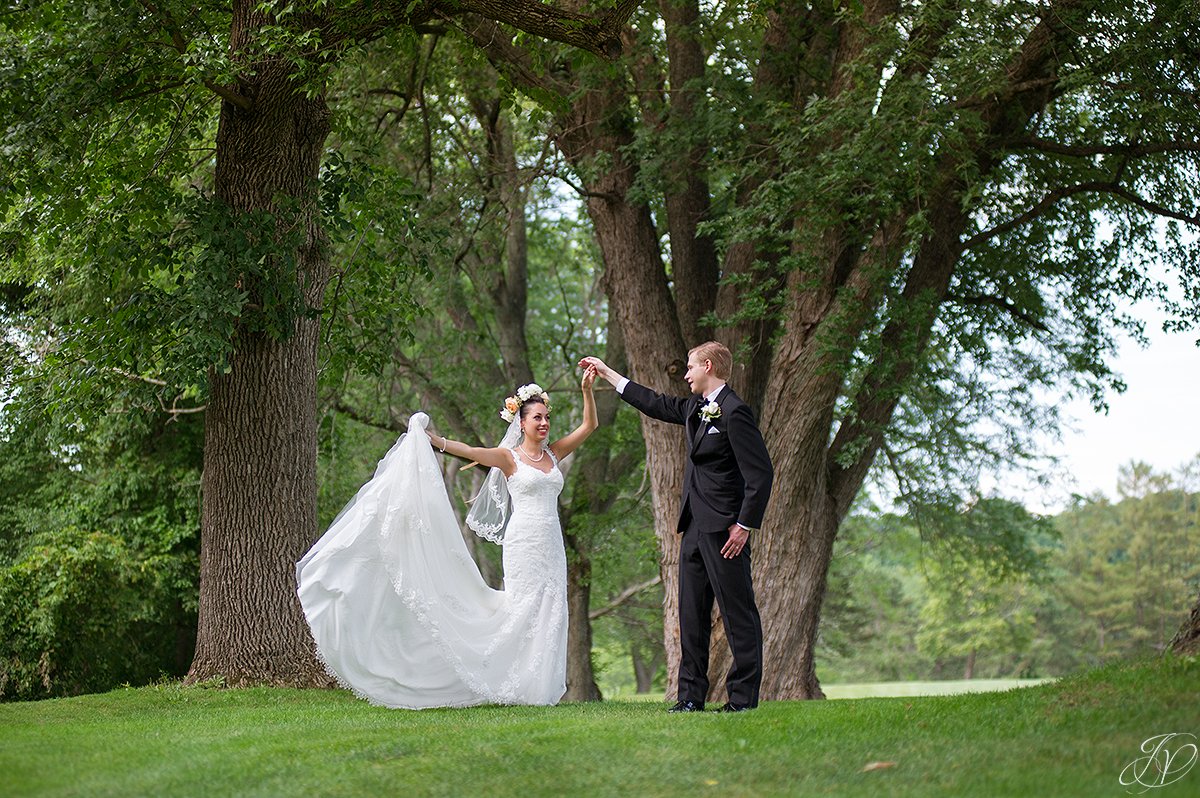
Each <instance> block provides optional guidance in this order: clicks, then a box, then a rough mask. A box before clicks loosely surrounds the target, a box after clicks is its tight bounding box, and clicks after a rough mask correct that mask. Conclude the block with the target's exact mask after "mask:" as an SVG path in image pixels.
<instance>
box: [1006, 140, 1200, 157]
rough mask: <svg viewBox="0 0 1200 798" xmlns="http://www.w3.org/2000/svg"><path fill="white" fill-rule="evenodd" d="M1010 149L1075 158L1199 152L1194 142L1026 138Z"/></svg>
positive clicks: (1012, 145) (1014, 141)
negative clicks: (1080, 141) (1085, 141)
mask: <svg viewBox="0 0 1200 798" xmlns="http://www.w3.org/2000/svg"><path fill="white" fill-rule="evenodd" d="M1008 146H1009V147H1010V148H1012V149H1031V150H1038V151H1039V152H1048V153H1052V154H1054V155H1067V156H1071V157H1075V158H1086V157H1089V156H1093V155H1132V156H1139V155H1157V154H1159V153H1164V152H1200V142H1196V141H1157V142H1152V143H1148V144H1134V143H1133V142H1122V143H1120V144H1088V145H1071V144H1061V143H1059V142H1057V141H1050V140H1049V139H1043V138H1038V137H1036V136H1028V137H1023V138H1018V139H1014V140H1012V141H1010V142H1009V143H1008Z"/></svg>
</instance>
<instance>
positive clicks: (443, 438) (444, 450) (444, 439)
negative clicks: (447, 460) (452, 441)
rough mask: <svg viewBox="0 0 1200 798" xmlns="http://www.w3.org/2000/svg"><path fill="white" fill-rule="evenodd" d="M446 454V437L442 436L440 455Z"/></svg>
mask: <svg viewBox="0 0 1200 798" xmlns="http://www.w3.org/2000/svg"><path fill="white" fill-rule="evenodd" d="M445 453H446V436H445V435H443V436H442V454H445Z"/></svg>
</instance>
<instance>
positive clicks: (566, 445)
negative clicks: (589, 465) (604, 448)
mask: <svg viewBox="0 0 1200 798" xmlns="http://www.w3.org/2000/svg"><path fill="white" fill-rule="evenodd" d="M595 381H596V369H594V368H592V367H590V366H589V367H588V368H586V369H584V372H583V379H582V380H581V381H580V383H579V387H580V389H581V390H582V392H583V420H582V421H581V422H579V426H578V427H576V428H575V429H574V430H572V431H571V433H570V434H568V435H564V436H563V437H561V438H559V439H558V440H556V441H555V442H554V443H552V444H550V451H552V452H554V456H555V457H557V458H558V459H559V460H561V459H563V458H564V457H566V456H567V455H569V454H570V453H571V452H573V451H575V450H576V449H578V448H579V445H580V444H582V443H583V442H584V441H586V440H587V438H588V436H589V435H591V434H592V433H593V432H594V431H595V430H596V427H598V426H599V422H597V421H596V397H594V396H592V383H594V382H595Z"/></svg>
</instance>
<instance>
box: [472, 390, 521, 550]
mask: <svg viewBox="0 0 1200 798" xmlns="http://www.w3.org/2000/svg"><path fill="white" fill-rule="evenodd" d="M520 442H521V416H520V414H519V413H518V414H517V415H516V416H515V417H514V418H513V420H512V421H511V422H509V425H508V430H507V431H506V432H505V433H504V437H503V438H501V439H500V443H499V448H501V449H509V450H511V449H514V448H516V446H517V444H519V443H520ZM514 457H515V455H514ZM508 511H509V501H508V479H507V478H506V477H505V476H504V472H503V471H501V470H500V469H499V468H493V469H491V470H490V471H488V475H487V478H486V479H484V481H483V487H481V488H480V489H479V493H477V494H475V498H473V499H471V510H470V512H468V513H467V526H469V527H470V528H471V529H472V530H474V531H475V534H476V535H479V537H481V538H483V539H484V540H490V541H491V542H492V543H495V544H497V545H501V546H502V545H504V527H505V525H507V524H508Z"/></svg>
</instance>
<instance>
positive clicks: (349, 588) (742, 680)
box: [296, 341, 773, 712]
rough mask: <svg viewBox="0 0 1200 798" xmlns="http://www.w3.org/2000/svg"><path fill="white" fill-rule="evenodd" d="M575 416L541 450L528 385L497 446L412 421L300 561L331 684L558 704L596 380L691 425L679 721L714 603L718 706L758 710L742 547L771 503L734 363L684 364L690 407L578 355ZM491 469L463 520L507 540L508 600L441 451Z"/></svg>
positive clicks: (384, 698)
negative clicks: (726, 665) (565, 530)
mask: <svg viewBox="0 0 1200 798" xmlns="http://www.w3.org/2000/svg"><path fill="white" fill-rule="evenodd" d="M579 365H580V367H581V368H582V369H583V372H584V374H583V378H582V381H581V388H582V393H583V410H584V412H583V421H582V422H581V424H580V425H579V426H578V427H577V428H576V429H575V430H573V431H572V432H570V433H569V434H567V435H565V436H563V437H561V438H559V439H557V440H555V441H554V442H550V440H549V433H550V411H551V407H550V399H549V396H548V395H547V394H546V393H545V392H544V391H542V389H541V388H540V387H539V386H537V385H532V384H531V385H525V386H522V387H521V388H520V389H518V391H517V393H516V394H515V395H514V396H510V397H508V398H507V399H506V400H505V404H504V408H503V409H502V410H501V416H502V418H504V419H505V420H506V421H508V422H509V427H508V430H507V432H506V434H505V436H504V438H503V440H502V441H501V443H500V445H499V446H496V447H493V448H485V447H478V446H469V445H467V444H465V443H461V442H458V441H454V440H448V439H446V438H445V437H443V436H441V435H437V434H434V433H432V432H430V431H429V430H428V425H429V417H428V416H426V415H425V414H424V413H416V414H414V415H413V417H412V419H411V420H410V422H409V432H408V434H406V435H403V436H401V438H400V440H399V441H397V443H396V444H395V445H394V446H393V447H392V449H391V450H390V451H389V452H388V453H387V455H386V456H385V457H384V459H383V460H381V461H380V463H379V466H378V467H377V469H376V472H375V476H374V477H373V478H372V479H371V480H370V481H369V482H367V484H366V485H364V486H363V487H362V489H360V490H359V492H358V494H357V495H356V496H355V498H354V499H353V500H352V501H351V502H350V503H349V504H348V505H347V506H346V508H345V509H343V510H342V512H341V513H340V514H339V515H338V517H337V518H336V519H335V520H334V522H333V524H332V525H331V526H330V528H329V530H328V531H327V532H326V533H325V534H324V535H323V536H322V537H321V539H320V540H318V541H317V543H316V544H315V545H314V546H313V547H312V549H310V550H309V552H308V553H307V554H306V555H305V556H304V558H303V559H301V560H300V562H299V563H297V566H296V572H297V583H298V586H299V591H298V592H299V596H300V601H301V604H302V605H303V607H304V613H305V617H306V618H307V619H308V623H309V627H310V628H311V630H312V633H313V639H314V641H315V642H316V647H317V653H318V654H319V656H320V657H321V658H322V660H323V661H324V663H325V665H326V667H327V668H328V670H329V671H330V673H331V674H332V675H333V676H334V677H335V678H336V679H337V680H338V682H339V683H340V684H342V685H343V686H345V687H348V688H350V689H352V690H353V691H354V692H355V693H356V694H357V695H359V696H360V697H363V698H365V699H367V700H368V701H370V702H371V703H374V704H379V705H383V706H390V707H403V708H412V709H422V708H427V707H445V706H471V705H477V704H554V703H557V702H558V700H559V699H560V698H562V696H563V694H564V693H565V691H566V650H567V649H566V637H567V583H566V554H565V550H564V548H563V540H562V531H561V528H560V526H559V521H558V510H557V499H558V494H559V492H560V491H561V490H562V487H563V476H562V472H561V471H560V470H559V468H558V462H559V461H560V460H561V459H562V458H564V457H566V456H567V455H568V454H570V453H571V452H573V451H574V450H575V449H576V448H578V446H579V445H580V444H582V443H583V442H584V440H586V439H587V437H588V436H589V435H590V434H591V432H592V431H593V430H594V429H595V427H596V411H595V403H594V400H593V398H592V385H593V383H594V381H595V379H596V378H597V377H600V378H602V379H605V380H607V381H608V382H610V383H611V384H612V385H613V387H614V388H615V389H616V390H617V392H618V393H620V395H621V397H622V398H623V399H624V400H625V401H626V402H627V403H628V404H630V405H631V406H633V407H634V408H636V409H637V410H639V411H641V412H642V413H644V414H645V415H647V416H649V417H651V418H655V419H658V420H660V421H665V422H667V423H671V424H679V425H681V426H682V427H683V428H684V433H685V436H686V444H685V445H686V457H685V460H684V463H685V466H684V481H683V492H682V496H681V503H680V513H679V519H678V525H677V529H678V531H679V532H680V533H681V534H682V536H683V537H682V539H681V545H680V554H679V626H680V645H681V652H680V654H681V656H680V663H679V677H678V678H679V682H678V684H679V689H678V701H677V703H676V704H675V705H674V706H673V707H671V709H670V711H672V712H698V711H702V710H703V709H704V700H705V697H706V695H707V693H708V649H709V635H710V630H711V623H710V619H711V613H712V605H713V602H714V601H715V602H716V603H717V605H718V606H719V607H720V609H721V617H722V619H723V622H724V625H725V633H726V638H727V640H728V642H729V645H730V648H731V650H732V653H733V666H732V668H731V669H730V671H729V674H728V677H727V680H726V687H727V692H728V696H729V700H728V702H727V703H726V704H725V705H724V706H723V707H721V709H722V710H723V711H742V710H747V709H753V708H754V707H755V706H757V705H758V691H759V684H760V683H761V681H762V625H761V623H760V621H759V615H758V609H757V607H756V605H755V602H754V590H753V586H752V583H751V573H750V572H751V569H750V553H751V540H752V538H753V537H754V535H755V533H756V532H757V530H758V528H759V527H760V525H761V523H762V519H763V515H764V513H765V512H766V506H767V500H768V498H769V496H770V491H771V481H772V475H773V471H772V467H771V460H770V456H769V455H768V453H767V449H766V446H765V445H764V443H763V439H762V435H761V434H760V433H759V430H758V426H757V424H756V423H755V420H754V416H753V413H752V412H751V410H750V408H749V407H748V406H747V405H746V404H745V403H744V402H742V400H741V399H740V398H739V397H738V396H737V394H735V393H734V392H733V390H732V389H731V388H729V386H728V385H727V384H726V380H727V379H728V377H729V374H730V372H731V370H732V365H733V363H732V357H731V355H730V352H729V350H728V349H727V348H726V347H724V346H723V345H721V344H719V343H716V342H711V341H710V342H708V343H705V344H701V345H700V346H698V347H696V348H694V349H692V350H691V352H689V353H688V361H687V372H686V374H685V379H686V380H687V382H688V384H689V385H690V387H691V390H692V394H693V395H692V396H691V397H688V398H683V397H676V396H668V395H664V394H659V393H656V392H654V391H652V390H650V389H649V388H646V387H645V386H642V385H639V384H637V383H635V382H632V381H630V380H628V379H627V378H625V377H623V376H622V375H620V374H618V373H617V372H615V371H613V370H612V369H611V368H609V367H608V366H607V365H606V364H605V363H604V362H603V361H602V360H600V359H599V358H596V357H585V358H583V360H581V361H580V363H579ZM443 453H444V454H449V455H453V456H456V457H461V458H464V459H468V460H473V461H475V462H477V463H479V464H481V465H484V466H487V467H489V473H488V476H487V477H486V479H485V481H484V486H483V488H482V489H481V490H480V492H479V494H478V495H477V496H476V498H475V499H474V500H473V501H472V506H471V510H470V512H469V513H468V515H467V525H468V526H469V527H470V528H471V529H473V530H474V531H475V532H476V533H477V534H479V535H480V536H482V537H484V538H486V539H488V540H491V541H493V542H496V543H501V544H502V545H503V556H502V561H503V568H504V589H503V590H495V589H493V588H491V587H489V586H488V585H487V584H486V583H485V582H484V581H483V578H482V577H481V576H480V574H479V570H478V568H477V567H476V566H475V563H474V561H473V560H472V559H471V556H470V554H469V552H468V550H467V547H466V543H465V542H464V541H463V538H462V534H461V532H460V529H459V525H458V521H457V518H456V516H455V515H454V511H453V508H452V507H451V504H450V499H449V496H448V495H447V493H446V490H445V486H444V483H443V481H442V474H441V469H440V467H439V465H438V462H437V456H438V455H439V454H443Z"/></svg>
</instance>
